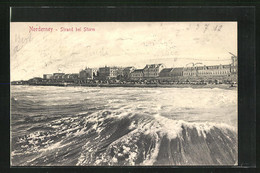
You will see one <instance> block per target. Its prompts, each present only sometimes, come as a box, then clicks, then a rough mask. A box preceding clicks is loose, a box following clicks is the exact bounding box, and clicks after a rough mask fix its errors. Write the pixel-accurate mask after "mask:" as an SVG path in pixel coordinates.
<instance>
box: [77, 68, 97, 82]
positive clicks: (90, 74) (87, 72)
mask: <svg viewBox="0 0 260 173" xmlns="http://www.w3.org/2000/svg"><path fill="white" fill-rule="evenodd" d="M97 73H98V70H97V69H96V68H88V67H87V68H86V69H84V70H81V71H80V72H79V78H80V79H94V77H96V76H97Z"/></svg>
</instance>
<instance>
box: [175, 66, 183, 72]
mask: <svg viewBox="0 0 260 173" xmlns="http://www.w3.org/2000/svg"><path fill="white" fill-rule="evenodd" d="M182 71H183V67H178V68H173V72H182Z"/></svg>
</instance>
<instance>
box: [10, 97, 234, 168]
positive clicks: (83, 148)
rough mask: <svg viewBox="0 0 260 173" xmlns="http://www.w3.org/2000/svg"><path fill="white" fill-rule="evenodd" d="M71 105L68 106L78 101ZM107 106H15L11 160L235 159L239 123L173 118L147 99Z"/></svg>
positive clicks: (142, 162)
mask: <svg viewBox="0 0 260 173" xmlns="http://www.w3.org/2000/svg"><path fill="white" fill-rule="evenodd" d="M132 99H133V98H132ZM133 101H134V102H135V100H133ZM18 102H19V99H16V100H15V99H14V98H13V101H12V105H13V108H12V109H17V110H19V107H23V108H24V107H25V106H28V107H30V106H29V105H31V108H32V109H31V112H38V109H37V108H36V107H34V106H33V105H34V104H33V103H32V102H31V101H30V102H25V101H21V102H19V103H18ZM113 102H114V103H115V102H116V101H115V100H114V101H113ZM36 103H37V102H36ZM108 104H111V102H110V103H108ZM116 105H118V104H116ZM135 105H136V104H135ZM64 106H65V108H66V105H64ZM71 106H72V107H71V108H68V109H70V110H71V109H72V108H73V107H79V105H78V106H77V105H71ZM104 107H106V108H105V109H99V108H95V107H92V108H91V109H88V110H84V111H83V110H81V111H78V113H76V114H74V115H71V114H69V113H68V114H63V115H60V114H59V112H54V113H53V111H54V110H56V109H57V107H56V108H55V109H54V110H53V109H49V110H48V109H45V113H46V111H47V113H48V111H49V113H50V112H52V114H51V115H52V116H41V115H39V114H40V113H39V112H38V114H37V116H35V115H34V116H24V114H22V113H21V114H18V113H17V112H14V113H13V114H12V132H13V134H12V140H11V143H12V145H11V147H12V153H11V162H12V165H13V166H75V165H77V166H90V165H98V166H107V165H115V166H116V165H118V166H123V165H128V166H134V165H135V166H137V165H235V164H237V129H236V128H235V127H234V126H232V125H228V124H227V123H221V122H216V123H215V122H214V123H213V122H206V121H202V122H199V121H194V122H191V121H186V120H185V121H184V120H181V119H174V118H170V116H168V117H167V116H163V115H162V112H160V111H158V110H160V109H163V106H162V105H161V106H158V107H157V108H155V109H152V108H151V109H149V110H148V109H146V108H145V109H144V107H145V106H144V105H139V106H138V105H137V106H136V107H135V108H134V109H133V105H131V104H130V105H129V104H124V105H122V104H120V105H118V106H113V108H108V107H107V106H104ZM149 107H151V106H149ZM62 110H64V108H62ZM65 110H66V109H65ZM156 110H157V111H156ZM174 113H176V112H171V113H169V114H174ZM21 117H23V118H21ZM18 132H19V133H18Z"/></svg>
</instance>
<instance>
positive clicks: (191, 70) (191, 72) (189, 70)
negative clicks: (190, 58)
mask: <svg viewBox="0 0 260 173" xmlns="http://www.w3.org/2000/svg"><path fill="white" fill-rule="evenodd" d="M183 76H184V77H188V76H197V69H196V68H195V67H184V68H183Z"/></svg>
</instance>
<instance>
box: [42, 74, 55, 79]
mask: <svg viewBox="0 0 260 173" xmlns="http://www.w3.org/2000/svg"><path fill="white" fill-rule="evenodd" d="M52 77H53V75H52V74H44V75H43V79H51V78H52Z"/></svg>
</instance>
